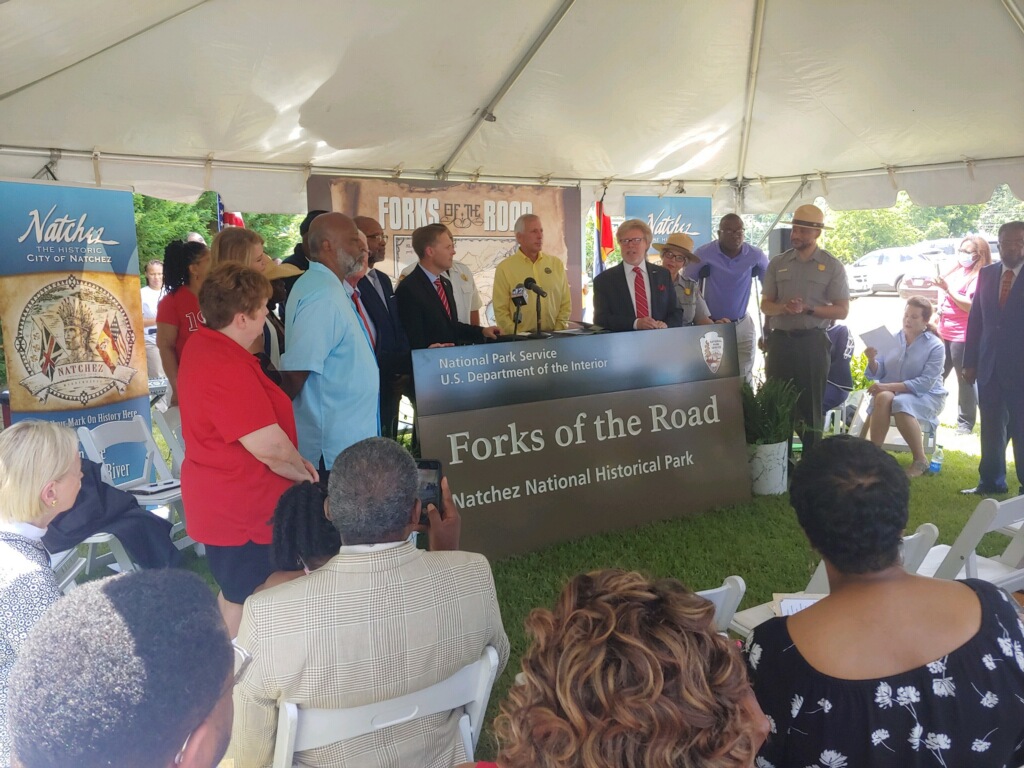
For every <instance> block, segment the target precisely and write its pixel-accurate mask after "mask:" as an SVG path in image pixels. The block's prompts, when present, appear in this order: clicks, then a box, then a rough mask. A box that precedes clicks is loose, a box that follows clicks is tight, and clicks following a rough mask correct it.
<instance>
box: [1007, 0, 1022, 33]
mask: <svg viewBox="0 0 1024 768" xmlns="http://www.w3.org/2000/svg"><path fill="white" fill-rule="evenodd" d="M1003 7H1004V8H1005V9H1006V12H1007V13H1008V14H1010V18H1012V19H1013V20H1014V22H1015V23H1016V24H1017V28H1018V29H1019V30H1020V31H1021V32H1022V33H1024V13H1022V12H1021V10H1020V8H1018V7H1017V3H1016V2H1014V0H1003Z"/></svg>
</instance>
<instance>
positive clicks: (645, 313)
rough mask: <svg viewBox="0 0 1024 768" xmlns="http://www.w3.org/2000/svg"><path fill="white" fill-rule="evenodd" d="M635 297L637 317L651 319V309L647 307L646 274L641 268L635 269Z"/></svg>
mask: <svg viewBox="0 0 1024 768" xmlns="http://www.w3.org/2000/svg"><path fill="white" fill-rule="evenodd" d="M633 273H634V277H633V295H634V296H636V316H637V319H640V318H641V317H649V316H650V314H651V311H650V309H648V307H647V288H645V287H644V273H643V271H642V270H641V269H640V267H633Z"/></svg>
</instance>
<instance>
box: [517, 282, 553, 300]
mask: <svg viewBox="0 0 1024 768" xmlns="http://www.w3.org/2000/svg"><path fill="white" fill-rule="evenodd" d="M523 287H524V288H525V289H526V290H528V291H533V292H534V293H536V294H537V295H538V296H543V297H544V298H545V299H546V298H547V297H548V292H547V291H545V290H544V289H543V288H541V287H540V286H539V285H537V281H536V280H534V279H533V278H532V277H528V278H526V279H525V280H523Z"/></svg>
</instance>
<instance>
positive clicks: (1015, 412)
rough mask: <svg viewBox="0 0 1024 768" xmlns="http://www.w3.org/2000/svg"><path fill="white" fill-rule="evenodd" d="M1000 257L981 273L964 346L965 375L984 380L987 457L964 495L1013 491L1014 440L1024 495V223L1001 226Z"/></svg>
mask: <svg viewBox="0 0 1024 768" xmlns="http://www.w3.org/2000/svg"><path fill="white" fill-rule="evenodd" d="M999 256H1000V258H1001V259H1002V263H1001V264H990V265H989V266H987V267H985V268H984V269H982V270H981V272H979V273H978V288H977V291H976V292H975V294H974V301H973V303H972V304H971V314H970V315H969V316H968V318H967V343H966V346H965V347H964V379H965V380H966V381H967V382H969V383H974V381H975V380H977V382H978V406H979V408H980V411H981V461H980V462H979V463H978V475H979V479H978V485H977V486H976V487H974V488H967V489H965V490H964V491H962V493H965V494H977V495H979V496H986V495H989V494H996V493H1007V491H1008V489H1007V487H1006V444H1007V442H1008V441H1009V440H1013V462H1014V464H1015V465H1016V467H1017V481H1018V483H1019V485H1020V488H1019V490H1018V493H1020V494H1024V343H1022V341H1021V339H1024V281H1022V280H1021V279H1020V273H1021V265H1022V264H1024V221H1011V222H1009V223H1007V224H1003V226H1001V227H1000V228H999Z"/></svg>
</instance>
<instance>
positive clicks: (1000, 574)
mask: <svg viewBox="0 0 1024 768" xmlns="http://www.w3.org/2000/svg"><path fill="white" fill-rule="evenodd" d="M1022 521H1024V496H1014V497H1013V498H1011V499H1006V500H1005V501H996V500H995V499H982V500H981V502H979V503H978V506H977V507H975V508H974V512H973V513H972V514H971V517H970V519H969V520H968V521H967V524H966V525H964V527H963V530H961V531H960V535H959V536H957V537H956V541H954V542H953V546H949V545H947V544H939V545H938V546H934V547H932V548H931V550H930V551H929V552H928V555H927V557H925V559H924V563H922V564H921V568H920V571H919V572H920V573H921V574H923V575H925V576H934V577H935V578H937V579H961V578H971V579H982V580H983V581H988V582H991V583H993V584H995V585H996V586H997V587H1002V588H1003V589H1005V590H1007V591H1009V592H1014V591H1016V590H1018V589H1021V588H1024V567H1022V565H1024V527H1019V528H1017V530H1016V532H1015V533H1014V534H1013V536H1012V537H1010V542H1009V544H1007V545H1006V549H1004V550H1003V552H1002V554H1000V555H998V556H996V557H981V556H979V555H978V553H977V548H978V544H979V543H980V542H981V539H982V537H983V536H984V535H985V534H986V533H991V532H992V531H999V530H1000V529H1003V528H1007V527H1009V526H1013V525H1014V524H1015V523H1020V522H1022Z"/></svg>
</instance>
